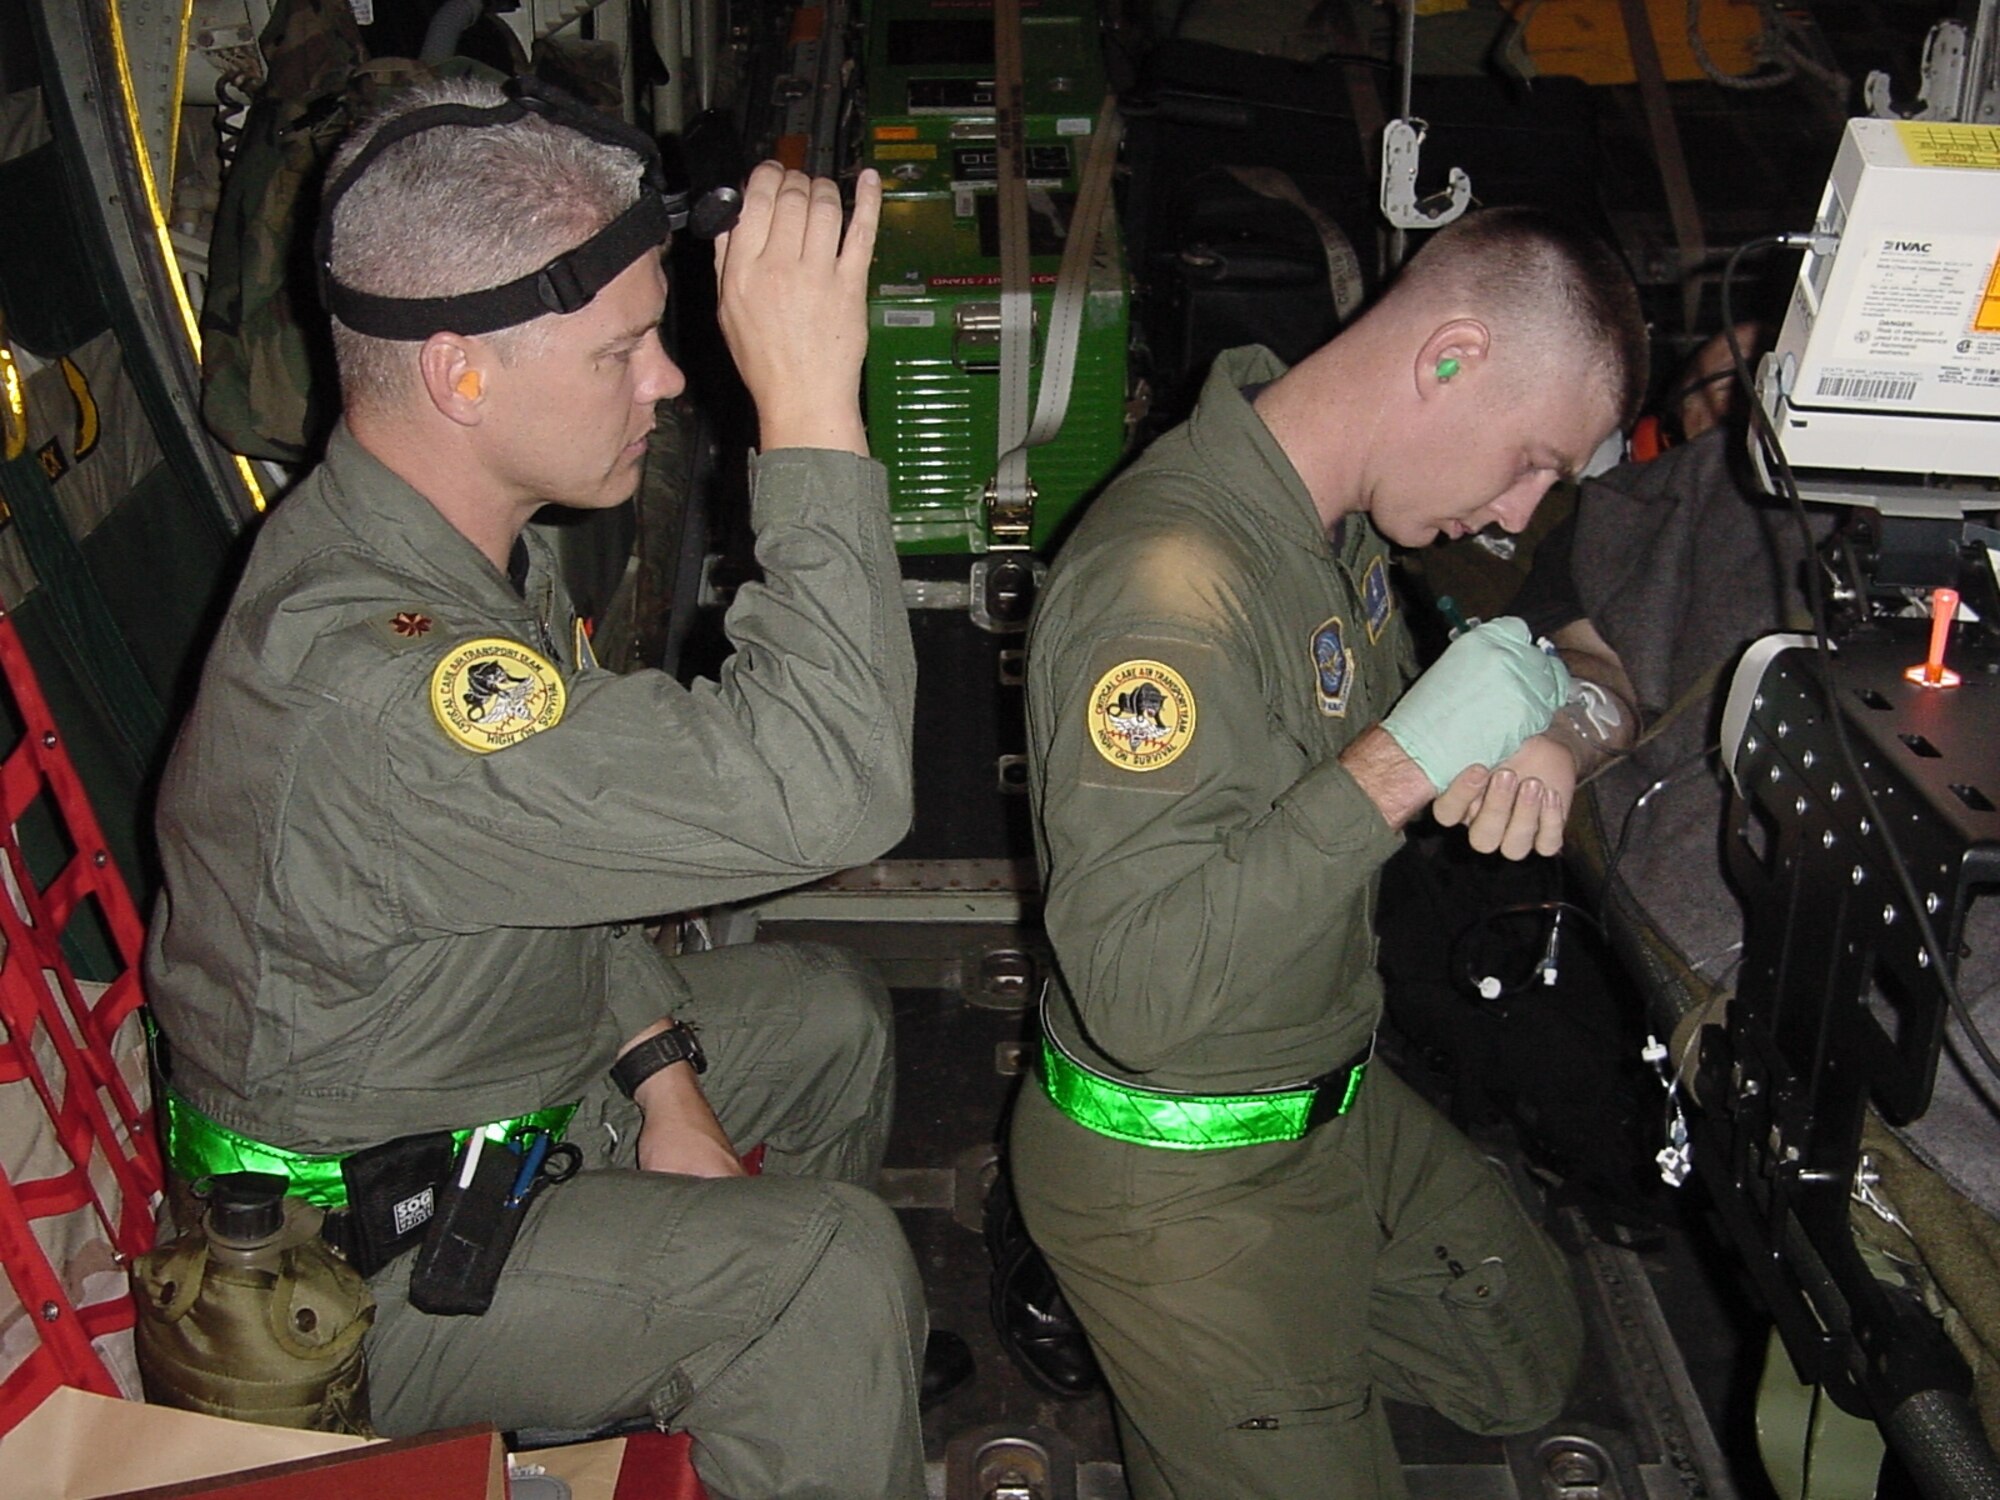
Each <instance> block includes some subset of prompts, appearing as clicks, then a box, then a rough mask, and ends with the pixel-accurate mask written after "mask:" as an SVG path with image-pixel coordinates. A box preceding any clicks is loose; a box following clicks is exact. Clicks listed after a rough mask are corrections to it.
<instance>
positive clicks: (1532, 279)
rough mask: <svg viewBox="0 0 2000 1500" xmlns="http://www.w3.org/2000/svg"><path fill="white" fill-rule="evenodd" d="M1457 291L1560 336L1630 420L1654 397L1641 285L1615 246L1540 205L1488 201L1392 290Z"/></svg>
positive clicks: (1420, 257) (1419, 258)
mask: <svg viewBox="0 0 2000 1500" xmlns="http://www.w3.org/2000/svg"><path fill="white" fill-rule="evenodd" d="M1398 293H1401V294H1404V295H1408V294H1412V293H1414V294H1417V295H1422V296H1425V297H1427V298H1431V299H1439V300H1450V301H1453V302H1456V303H1457V304H1459V305H1460V306H1462V307H1464V308H1466V309H1467V310H1469V311H1476V312H1479V313H1481V314H1483V315H1484V316H1486V317H1487V318H1488V319H1489V320H1490V321H1492V322H1494V323H1496V324H1498V325H1500V326H1502V327H1509V326H1517V327H1521V328H1523V329H1524V330H1525V331H1527V332H1528V333H1529V334H1530V335H1531V336H1533V337H1538V338H1539V339H1540V340H1541V341H1543V342H1544V343H1556V344H1559V345H1560V346H1561V348H1562V351H1563V353H1564V354H1565V355H1566V356H1567V357H1570V358H1576V357H1579V356H1580V357H1581V358H1583V359H1584V360H1585V361H1586V368H1594V369H1595V370H1596V371H1597V373H1598V374H1599V375H1600V377H1601V380H1602V386H1601V388H1602V389H1603V390H1604V392H1605V394H1606V395H1607V396H1609V397H1610V399H1611V401H1612V402H1613V403H1614V405H1615V406H1616V407H1617V411H1618V425H1619V426H1620V427H1621V428H1625V427H1629V426H1631V424H1632V422H1633V421H1634V420H1635V419H1636V418H1637V417H1638V415H1639V409H1640V405H1641V403H1643V402H1644V400H1645V398H1646V387H1647V381H1648V379H1649V378H1650V365H1651V352H1650V341H1649V339H1648V335H1647V331H1646V318H1645V314H1644V313H1643V312H1642V311H1641V310H1640V306H1639V290H1638V288H1637V287H1636V286H1635V285H1634V284H1633V281H1632V276H1631V273H1630V272H1629V271H1628V270H1627V269H1626V266H1625V263H1624V261H1623V260H1622V259H1620V257H1619V256H1618V254H1617V252H1616V251H1614V250H1613V249H1612V248H1611V246H1610V245H1608V244H1606V243H1605V241H1604V240H1603V239H1601V238H1600V237H1599V236H1597V235H1595V234H1593V233H1591V232H1590V231H1589V230H1587V229H1585V228H1583V227H1582V226H1581V225H1578V224H1576V223H1574V222H1573V221H1571V220H1569V219H1565V218H1563V217H1561V216H1560V215H1557V214H1552V213H1548V212H1546V211H1544V210H1542V209H1536V208H1518V207H1510V208H1486V209H1480V210H1477V211H1476V212H1473V213H1469V214H1466V215H1465V216H1463V217H1462V218H1459V219H1457V220H1455V221H1453V222H1452V223H1450V224H1447V225H1446V226H1445V227H1444V228H1443V229H1440V230H1439V231H1438V232H1437V233H1436V234H1435V235H1433V236H1432V237H1431V238H1430V240H1429V241H1427V242H1426V243H1425V244H1424V246H1423V247H1422V248H1421V249H1420V250H1418V252H1417V253H1416V255H1415V256H1413V257H1412V258H1411V260H1410V263H1409V265H1408V266H1407V267H1405V268H1404V270H1403V272H1402V274H1401V275H1400V276H1399V277H1398V278H1397V280H1396V283H1395V285H1394V287H1393V288H1392V289H1391V295H1392V296H1393V295H1396V294H1398Z"/></svg>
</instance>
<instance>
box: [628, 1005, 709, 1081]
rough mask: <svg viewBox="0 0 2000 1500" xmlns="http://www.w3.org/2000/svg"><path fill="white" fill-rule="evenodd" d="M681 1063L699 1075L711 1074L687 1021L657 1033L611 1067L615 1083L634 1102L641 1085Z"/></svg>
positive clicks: (676, 1023) (699, 1044) (706, 1056)
mask: <svg viewBox="0 0 2000 1500" xmlns="http://www.w3.org/2000/svg"><path fill="white" fill-rule="evenodd" d="M677 1062H684V1063H690V1064H692V1065H693V1067H694V1070H695V1072H697V1073H706V1072H707V1071H708V1054H707V1053H705V1052H703V1051H702V1050H701V1043H700V1042H699V1041H697V1040H696V1039H695V1034H694V1028H693V1027H692V1026H690V1025H688V1024H687V1022H685V1021H676V1022H674V1024H673V1025H671V1026H669V1027H668V1028H667V1029H666V1030H665V1031H661V1032H656V1033H654V1034H653V1035H652V1036H649V1037H647V1038H646V1040H645V1041H643V1042H641V1043H639V1045H638V1046H636V1047H634V1048H633V1049H632V1050H631V1051H630V1052H627V1053H626V1054H625V1055H624V1056H623V1057H621V1058H619V1059H618V1061H617V1062H615V1063H613V1064H612V1065H611V1081H612V1082H613V1083H615V1084H617V1085H618V1091H619V1092H620V1093H621V1094H623V1095H624V1096H625V1097H626V1098H627V1099H630V1098H631V1097H632V1095H633V1094H634V1093H636V1092H637V1091H638V1088H639V1085H640V1084H642V1083H644V1082H645V1081H646V1080H647V1079H648V1078H651V1077H652V1076H653V1075H654V1074H655V1073H657V1072H659V1071H660V1069H662V1068H671V1067H672V1066H673V1065H674V1064H675V1063H677Z"/></svg>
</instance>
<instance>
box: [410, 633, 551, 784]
mask: <svg viewBox="0 0 2000 1500" xmlns="http://www.w3.org/2000/svg"><path fill="white" fill-rule="evenodd" d="M566 700H567V694H566V692H565V690H564V687H563V680H562V674H561V673H560V672H558V671H557V670H556V668H555V665H554V664H553V663H552V662H550V661H549V659H548V658H547V657H545V656H543V655H542V654H541V653H539V652H537V651H533V650H530V649H529V648H528V647H527V646H524V645H522V644H521V643H520V642H519V641H510V640H505V639H503V638H501V637H498V636H486V637H482V638H481V639H479V640H474V641H467V642H465V643H464V644H463V645H461V646H454V647H453V648H452V649H451V650H450V651H447V652H446V653H445V654H444V656H443V657H442V658H440V660H439V661H438V664H437V667H436V669H435V670H434V671H432V673H431V684H430V701H431V713H432V714H433V715H434V716H435V717H436V719H437V722H438V727H439V728H441V729H442V730H443V731H444V733H445V737H446V738H447V739H449V740H451V742H452V743H453V744H456V745H459V746H461V747H463V748H464V749H467V750H471V751H473V752H475V753H476V754H479V755H488V754H491V753H492V752H493V751H495V750H504V749H506V748H507V747H508V746H509V745H517V744H519V743H520V742H521V741H522V740H524V739H526V738H527V737H528V736H529V735H531V734H539V733H541V732H542V731H543V730H544V729H553V728H554V727H555V726H556V725H557V724H559V723H561V722H562V716H563V707H564V704H565V702H566Z"/></svg>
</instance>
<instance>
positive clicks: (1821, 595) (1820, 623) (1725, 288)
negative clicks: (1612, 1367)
mask: <svg viewBox="0 0 2000 1500" xmlns="http://www.w3.org/2000/svg"><path fill="white" fill-rule="evenodd" d="M1819 238H1820V236H1818V235H1812V234H1768V235H1760V236H1758V237H1757V238H1756V239H1752V240H1746V241H1744V242H1743V243H1742V244H1741V245H1738V246H1737V247H1736V249H1735V250H1734V251H1732V252H1731V253H1730V256H1729V260H1728V263H1727V264H1726V265H1724V267H1723V269H1722V334H1723V338H1724V341H1725V342H1727V343H1728V345H1729V359H1730V363H1731V365H1732V366H1733V368H1734V369H1735V371H1736V379H1737V381H1738V383H1739V384H1740V385H1741V387H1742V390H1743V398H1744V401H1745V403H1746V404H1747V406H1748V407H1749V411H1750V430H1751V434H1752V437H1753V438H1754V440H1755V441H1756V442H1757V443H1758V444H1759V446H1760V447H1761V448H1762V449H1763V452H1764V458H1765V462H1766V467H1767V469H1768V471H1769V472H1770V474H1771V476H1772V477H1773V478H1774V479H1775V480H1776V481H1777V482H1778V484H1779V486H1780V494H1781V495H1782V496H1783V498H1784V500H1785V502H1786V503H1787V504H1788V505H1789V506H1790V507H1791V511H1792V517H1793V519H1794V520H1795V521H1797V523H1798V527H1799V535H1800V536H1801V537H1802V538H1803V539H1804V541H1805V551H1806V570H1805V571H1806V598H1807V601H1808V602H1809V603H1810V605H1811V607H1812V619H1813V648H1814V649H1813V656H1812V660H1813V662H1814V664H1815V665H1816V667H1817V668H1818V671H1819V687H1820V692H1821V694H1822V696H1823V697H1824V698H1825V700H1826V706H1827V720H1828V722H1829V724H1830V726H1831V728H1832V730H1833V738H1834V744H1835V746H1836V747H1837V748H1838V749H1839V751H1840V757H1841V761H1842V763H1843V764H1844V765H1845V766H1846V767H1847V769H1848V772H1849V773H1850V774H1851V775H1852V776H1853V778H1854V785H1855V790H1856V791H1857V792H1858V793H1859V794H1860V796H1861V801H1862V805H1863V806H1864V807H1866V808H1867V810H1868V817H1869V820H1870V821H1871V822H1872V823H1873V824H1874V825H1875V828H1876V830H1877V831H1878V832H1879V833H1880V835H1881V838H1882V843H1883V845H1884V847H1885V848H1886V849H1887V851H1888V855H1889V866H1890V868H1891V869H1892V870H1893V871H1894V872H1895V876H1896V882H1897V885H1898V887H1899V888H1900V889H1901V891H1902V893H1903V899H1904V901H1905V902H1906V903H1907V904H1908V905H1909V909H1910V916H1911V918H1912V920H1913V921H1914V922H1915V924H1916V929H1917V936H1918V937H1919V938H1920V939H1922V941H1923V945H1924V952H1925V953H1926V954H1927V955H1929V957H1930V962H1931V967H1932V968H1934V969H1935V970H1936V971H1937V982H1938V988H1939V989H1940V990H1942V991H1943V993H1944V998H1945V1004H1946V1005H1947V1006H1948V1007H1949V1008H1950V1010H1951V1013H1952V1015H1953V1016H1955V1017H1957V1019H1958V1024H1959V1026H1960V1027H1961V1028H1962V1029H1963V1030H1964V1032H1965V1035H1966V1038H1967V1040H1969V1041H1970V1042H1971V1043H1972V1046H1973V1050H1974V1051H1976V1052H1977V1053H1978V1054H1979V1060H1980V1061H1981V1062H1982V1063H1984V1064H1985V1065H1986V1069H1987V1071H1988V1072H1990V1073H1991V1074H1992V1075H1993V1076H1994V1077H1995V1078H1996V1079H2000V1057H1996V1056H1994V1053H1993V1049H1992V1048H1991V1047H1990V1046H1988V1045H1987V1042H1986V1038H1985V1036H1984V1035H1982V1034H1981V1032H1980V1030H1979V1028H1978V1026H1977V1025H1975V1024H1974V1022H1973V1019H1972V1012H1971V1011H1970V1010H1969V1009H1967V1008H1966V1004H1965V1000H1964V997H1963V996H1961V995H1960V994H1959V991H1958V982H1957V980H1956V979H1955V978H1954V977H1953V975H1952V972H1951V967H1950V965H1949V964H1947V963H1946V961H1945V953H1944V948H1943V945H1942V944H1940V943H1939V942H1938V938H1937V932H1936V930H1935V929H1934V928H1933V927H1932V926H1931V919H1930V914H1929V912H1927V911H1926V910H1925V907H1924V900H1923V897H1922V895H1921V894H1920V893H1919V892H1918V890H1917V885H1916V881H1915V880H1914V879H1913V878H1912V877H1911V875H1910V871H1909V866H1908V864H1907V862H1906V861H1905V860H1904V858H1903V851H1902V848H1901V846H1900V845H1899V844H1898V842H1897V840H1896V834H1895V830H1894V828H1893V826H1892V825H1891V823H1890V820H1889V819H1888V818H1887V817H1885V816H1884V815H1883V813H1882V809H1881V807H1880V805H1879V804H1878V803H1877V802H1876V800H1875V793H1874V790H1873V788H1871V787H1870V786H1869V785H1868V778H1867V776H1866V775H1865V774H1863V771H1862V767H1861V761H1860V757H1859V756H1857V755H1856V754H1855V752H1854V746H1853V744H1852V742H1851V741H1850V740H1849V739H1848V737H1847V722H1846V719H1845V717H1844V716H1843V715H1842V714H1841V712H1840V702H1839V698H1838V697H1837V695H1836V694H1835V691H1834V686H1833V648H1832V646H1831V644H1830V643H1829V640H1828V635H1827V624H1826V587H1825V583H1824V580H1822V579H1821V577H1820V570H1819V566H1818V552H1819V549H1818V546H1817V544H1816V543H1815V541H1814V539H1813V534H1812V523H1811V522H1810V521H1809V520H1808V519H1807V518H1806V507H1805V501H1804V499H1803V498H1802V497H1801V496H1800V494H1799V485H1798V478H1797V476H1796V475H1794V474H1793V473H1792V466H1791V464H1790V463H1789V462H1788V461H1787V460H1786V458H1785V450H1784V446H1783V444H1782V443H1781V442H1780V441H1779V439H1778V433H1777V429H1776V428H1774V427H1773V426H1772V425H1771V418H1770V414H1769V413H1768V412H1766V411H1765V410H1764V404H1763V402H1761V401H1759V400H1758V399H1757V382H1756V380H1755V378H1754V377H1753V376H1752V374H1751V372H1750V362H1749V360H1748V359H1747V358H1746V357H1745V356H1744V353H1743V346H1742V344H1741V342H1740V341H1739V340H1738V339H1737V337H1736V318H1735V314H1734V312H1733V310H1732V309H1731V306H1730V289H1731V287H1732V286H1733V285H1734V282H1735V278H1736V268H1737V266H1738V265H1739V264H1740V263H1741V261H1742V259H1743V257H1744V256H1745V255H1748V254H1750V253H1751V252H1752V251H1755V250H1764V249H1768V248H1770V247H1771V246H1773V245H1781V246H1783V247H1785V248H1786V249H1791V250H1803V249H1809V248H1811V247H1812V246H1813V244H1814V242H1815V241H1816V240H1818V239H1819ZM1866 607H1867V603H1866V599H1865V597H1864V599H1863V601H1862V608H1863V610H1864V612H1865V610H1866Z"/></svg>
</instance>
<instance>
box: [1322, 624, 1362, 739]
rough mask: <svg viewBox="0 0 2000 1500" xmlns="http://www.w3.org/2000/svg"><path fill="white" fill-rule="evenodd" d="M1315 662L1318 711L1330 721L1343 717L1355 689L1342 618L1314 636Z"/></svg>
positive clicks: (1352, 662)
mask: <svg viewBox="0 0 2000 1500" xmlns="http://www.w3.org/2000/svg"><path fill="white" fill-rule="evenodd" d="M1312 658H1313V674H1314V684H1313V685H1314V688H1315V690H1316V696H1317V697H1318V699H1319V711H1320V712H1321V713H1323V714H1325V715H1326V716H1327V717H1328V718H1330V719H1337V718H1341V717H1344V716H1345V715H1346V713H1347V694H1348V690H1349V689H1350V688H1351V687H1353V685H1354V653H1353V652H1351V651H1349V650H1348V649H1347V626H1346V624H1345V623H1344V622H1343V621H1342V620H1341V618H1340V616H1339V615H1335V616H1333V618H1331V619H1330V620H1328V621H1327V622H1326V623H1325V624H1324V625H1322V626H1320V628H1319V629H1317V630H1315V631H1314V632H1313V634H1312Z"/></svg>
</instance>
